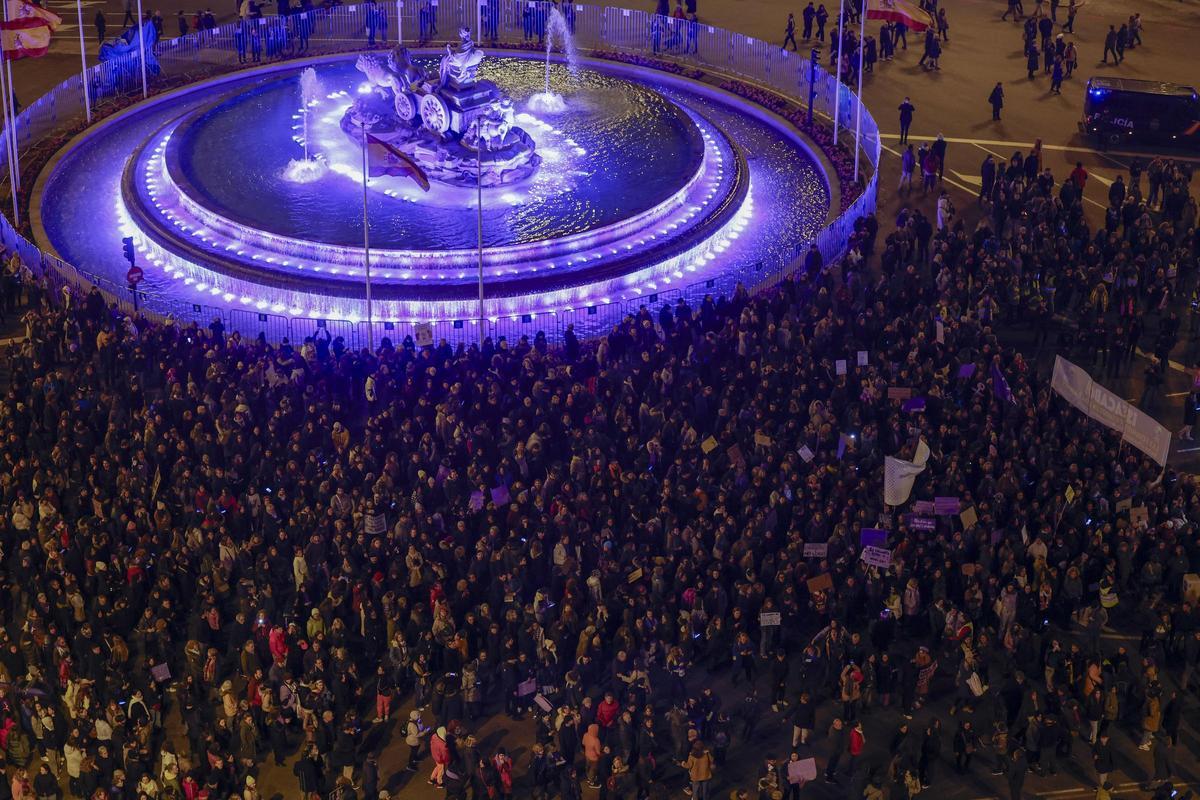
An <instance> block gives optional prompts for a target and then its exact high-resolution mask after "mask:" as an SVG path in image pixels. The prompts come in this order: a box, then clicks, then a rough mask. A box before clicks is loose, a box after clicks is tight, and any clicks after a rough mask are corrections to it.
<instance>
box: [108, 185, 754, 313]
mask: <svg viewBox="0 0 1200 800" xmlns="http://www.w3.org/2000/svg"><path fill="white" fill-rule="evenodd" d="M752 188H753V187H752V186H751V187H748V188H747V193H746V198H745V200H744V202H743V204H742V207H741V208H740V209H739V210H738V212H737V214H735V215H734V217H733V219H732V220H730V222H729V223H727V224H726V226H725V227H724V228H723V229H722V230H721V231H719V232H718V234H717V235H716V236H715V237H714V240H715V243H713V242H714V240H710V241H709V242H704V243H702V244H701V245H698V246H697V247H696V248H695V249H693V250H692V251H689V252H688V253H685V254H682V255H680V256H676V257H675V259H674V261H675V262H676V263H679V262H681V261H684V260H691V259H692V258H693V257H694V256H695V257H698V258H700V259H702V260H703V261H705V262H711V261H714V260H715V259H716V255H715V254H714V253H713V252H712V251H714V250H715V251H716V252H719V253H723V252H725V251H726V250H727V249H728V248H729V247H730V246H731V244H732V241H733V240H735V239H737V238H738V237H739V235H740V234H741V233H742V232H743V231H744V230H745V229H746V225H747V224H748V222H749V220H750V217H751V216H752V215H753V207H754V202H753V196H752ZM116 211H117V214H118V218H119V219H120V225H121V230H122V232H123V234H124V235H126V236H133V237H134V238H135V243H136V244H137V246H138V249H139V251H140V252H141V253H142V255H144V256H146V258H147V259H148V260H149V261H150V263H152V264H154V265H155V266H157V267H159V268H161V269H163V270H165V274H166V275H167V276H168V277H171V278H174V279H177V280H182V281H183V283H184V284H185V285H187V286H192V287H193V288H195V290H196V291H197V292H200V293H207V294H209V295H211V296H213V297H217V296H219V297H221V299H223V300H224V301H225V302H226V303H231V304H232V303H233V302H234V301H235V300H236V301H237V302H239V303H240V304H241V305H243V306H247V307H249V308H254V309H256V310H257V311H262V312H266V311H270V312H273V313H276V314H284V313H286V314H287V315H289V316H291V317H302V318H308V319H340V318H344V319H346V320H347V321H349V322H351V323H355V324H356V323H359V322H362V321H364V320H363V318H362V317H361V316H360V315H359V314H357V313H355V312H349V313H347V314H344V315H341V316H339V312H336V311H326V310H322V309H318V308H310V309H308V310H307V311H306V310H305V309H303V308H301V307H300V306H294V305H293V306H290V307H289V306H288V305H287V304H285V303H281V302H278V301H276V302H274V303H272V302H270V301H268V300H263V299H257V300H256V299H255V298H254V297H252V296H249V295H246V294H238V293H234V292H229V291H226V290H224V289H223V287H221V286H218V285H216V280H218V279H220V278H223V277H225V276H214V277H213V278H212V280H213V281H214V283H213V285H211V286H210V285H209V284H207V283H206V282H204V281H197V280H196V279H195V278H194V277H192V276H191V275H188V274H187V272H186V270H199V271H201V272H203V273H205V274H208V271H207V270H205V269H203V268H202V267H199V266H197V265H195V264H191V263H188V262H183V264H167V263H164V261H168V260H169V261H178V258H177V257H176V256H175V255H174V254H173V253H169V252H167V251H163V250H160V249H159V248H157V246H155V247H154V249H153V250H151V249H150V248H149V245H148V243H147V242H145V241H144V240H143V239H142V238H141V236H140V234H139V232H138V231H137V229H136V228H135V227H134V225H133V221H132V219H130V217H129V216H128V212H127V211H126V210H125V207H124V205H123V204H122V203H121V202H120V201H119V200H118V201H117V203H116ZM710 245H711V246H710ZM700 250H704V251H707V252H703V254H700V253H698V252H697V251H700ZM650 269H653V268H650ZM650 269H648V270H644V272H648V271H650ZM685 272H690V273H695V272H696V265H695V264H694V263H689V264H686V265H683V266H682V268H680V269H676V270H674V271H673V272H672V274H671V277H665V278H662V279H661V280H662V283H663V285H664V286H669V285H670V284H671V281H672V277H673V278H679V279H681V278H684V277H685ZM639 276H640V275H632V276H626V277H629V278H637V277H639ZM657 280H658V279H655V280H650V281H647V283H646V286H645V289H643V288H641V287H638V286H633V287H631V289H630V291H631V293H632V294H633V297H628V296H626V295H624V294H622V295H620V297H619V299H620V300H631V299H634V298H638V297H641V296H643V294H648V293H653V292H657V291H659V286H658V283H657ZM501 299H503V298H501ZM385 302H386V301H385ZM612 302H613V300H612V299H611V298H609V297H600V298H597V299H596V300H595V301H594V302H593V303H586V302H584V303H580V304H576V305H578V306H579V307H587V306H595V305H609V304H610V303H612ZM406 305H412V304H411V303H406ZM418 305H430V306H435V305H437V303H436V302H433V303H428V304H425V303H419V304H418ZM576 305H565V306H563V307H562V308H543V309H538V310H536V311H525V310H523V311H520V312H519V313H506V314H502V315H492V316H489V317H488V320H489V321H490V322H493V323H495V322H498V321H499V320H500V319H501V318H502V317H508V318H509V319H511V320H513V321H516V320H518V319H519V318H522V317H529V318H530V319H533V318H534V317H537V316H539V315H545V314H549V315H553V314H557V313H560V312H565V313H574V312H575V310H576ZM466 318H467V319H470V322H471V324H472V325H475V324H477V320H475V319H474V318H470V317H469V316H467V317H466ZM375 321H376V322H391V323H396V324H399V323H403V322H408V323H411V324H416V323H418V322H432V323H437V322H440V321H442V320H441V319H439V318H437V317H428V318H420V317H412V318H411V319H408V320H403V319H401V318H400V317H398V316H396V315H394V314H393V315H387V316H385V317H383V318H380V319H377V320H375Z"/></svg>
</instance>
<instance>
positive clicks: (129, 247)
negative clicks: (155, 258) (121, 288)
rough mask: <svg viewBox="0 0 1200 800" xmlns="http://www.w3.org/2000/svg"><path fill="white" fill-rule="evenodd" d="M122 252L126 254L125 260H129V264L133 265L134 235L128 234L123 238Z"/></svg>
mask: <svg viewBox="0 0 1200 800" xmlns="http://www.w3.org/2000/svg"><path fill="white" fill-rule="evenodd" d="M121 252H122V253H124V254H125V260H126V261H128V262H129V266H131V267H132V266H133V265H134V252H133V237H132V236H126V237H125V238H124V239H122V240H121Z"/></svg>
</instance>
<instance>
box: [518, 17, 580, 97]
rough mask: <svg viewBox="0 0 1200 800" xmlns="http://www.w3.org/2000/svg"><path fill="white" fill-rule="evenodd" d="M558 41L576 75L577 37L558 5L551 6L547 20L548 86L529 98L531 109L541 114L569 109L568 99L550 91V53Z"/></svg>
mask: <svg viewBox="0 0 1200 800" xmlns="http://www.w3.org/2000/svg"><path fill="white" fill-rule="evenodd" d="M555 42H558V44H559V46H560V47H561V48H562V50H563V53H565V54H566V56H567V67H568V69H570V71H571V74H572V75H575V74H576V73H577V72H578V70H579V54H578V53H577V52H576V50H575V37H574V36H572V35H571V29H570V27H569V26H568V25H567V18H566V17H564V16H563V13H562V11H560V10H559V9H558V6H557V5H552V6H551V7H550V16H549V18H548V19H547V20H546V88H545V89H544V90H542V91H540V92H538V93H537V94H535V95H534V96H533V97H531V98H529V110H530V111H532V112H535V113H540V114H561V113H562V112H564V111H566V110H567V101H566V100H564V99H563V96H562V95H561V94H559V93H557V92H552V91H550V53H551V52H552V51H553V50H554V43H555Z"/></svg>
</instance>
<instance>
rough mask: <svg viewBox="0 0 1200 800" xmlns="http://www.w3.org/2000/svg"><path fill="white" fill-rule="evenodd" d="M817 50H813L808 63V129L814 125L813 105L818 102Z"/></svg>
mask: <svg viewBox="0 0 1200 800" xmlns="http://www.w3.org/2000/svg"><path fill="white" fill-rule="evenodd" d="M817 59H818V56H817V48H815V47H814V48H813V49H812V55H811V57H810V58H809V61H808V127H809V128H812V124H813V105H815V104H816V102H817Z"/></svg>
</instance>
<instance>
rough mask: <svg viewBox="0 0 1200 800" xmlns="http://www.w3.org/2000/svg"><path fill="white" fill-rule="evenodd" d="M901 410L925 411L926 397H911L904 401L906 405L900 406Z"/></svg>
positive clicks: (911, 411) (909, 411)
mask: <svg viewBox="0 0 1200 800" xmlns="http://www.w3.org/2000/svg"><path fill="white" fill-rule="evenodd" d="M900 410H901V411H907V412H908V413H910V414H911V413H913V412H915V411H924V410H925V398H924V397H911V398H909V399H908V400H905V401H904V405H902V406H900Z"/></svg>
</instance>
